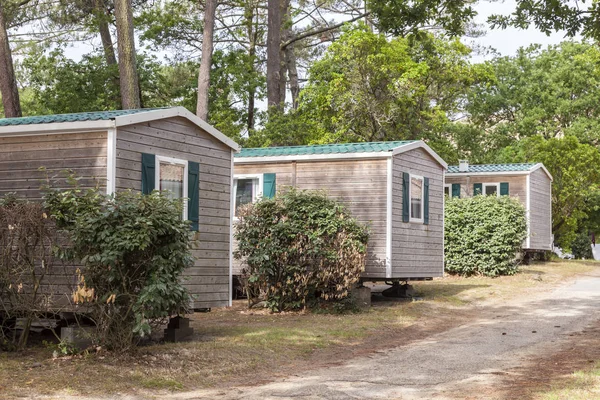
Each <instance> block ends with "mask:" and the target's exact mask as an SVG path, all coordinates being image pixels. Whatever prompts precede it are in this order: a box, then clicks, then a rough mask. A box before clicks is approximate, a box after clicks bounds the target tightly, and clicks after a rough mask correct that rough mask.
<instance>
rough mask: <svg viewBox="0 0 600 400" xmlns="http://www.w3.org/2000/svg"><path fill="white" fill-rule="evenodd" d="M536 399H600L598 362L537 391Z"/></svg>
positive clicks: (599, 366) (599, 365) (599, 367)
mask: <svg viewBox="0 0 600 400" xmlns="http://www.w3.org/2000/svg"><path fill="white" fill-rule="evenodd" d="M534 398H535V399H538V400H563V399H569V400H590V399H600V363H597V364H596V365H595V366H594V367H593V368H591V369H589V370H585V371H577V372H575V373H573V374H572V375H571V376H569V377H568V378H567V380H565V381H562V382H560V383H559V384H556V385H555V387H553V388H552V389H550V390H548V391H544V392H540V393H537V394H536V395H535V396H534Z"/></svg>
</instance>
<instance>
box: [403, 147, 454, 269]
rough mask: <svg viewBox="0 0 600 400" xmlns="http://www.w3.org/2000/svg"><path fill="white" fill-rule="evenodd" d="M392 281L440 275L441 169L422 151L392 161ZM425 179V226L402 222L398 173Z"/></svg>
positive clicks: (441, 266) (441, 234) (441, 264)
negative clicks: (426, 179) (426, 219)
mask: <svg viewBox="0 0 600 400" xmlns="http://www.w3.org/2000/svg"><path fill="white" fill-rule="evenodd" d="M392 168H393V174H392V176H393V181H392V182H393V192H392V193H393V194H392V199H393V200H392V215H393V218H392V278H430V277H437V276H443V274H444V191H443V188H444V186H443V185H444V178H443V167H442V166H441V165H440V164H439V163H438V162H437V161H436V160H435V159H434V158H433V157H431V156H430V155H429V154H428V153H427V152H426V151H425V150H423V149H414V150H410V151H407V152H406V153H401V154H398V155H396V156H394V158H393V166H392ZM403 172H408V173H411V174H415V175H420V176H423V177H428V178H429V225H424V224H423V223H415V222H403V221H402V173H403Z"/></svg>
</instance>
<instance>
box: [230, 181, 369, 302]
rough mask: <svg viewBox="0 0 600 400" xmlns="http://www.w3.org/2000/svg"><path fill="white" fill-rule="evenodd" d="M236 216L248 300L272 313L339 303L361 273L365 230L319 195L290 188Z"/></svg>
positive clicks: (339, 206) (334, 204)
mask: <svg viewBox="0 0 600 400" xmlns="http://www.w3.org/2000/svg"><path fill="white" fill-rule="evenodd" d="M238 212H239V213H240V215H241V217H240V221H239V222H238V223H237V224H236V227H235V238H236V240H237V243H238V250H237V251H236V253H235V257H236V258H237V259H240V260H243V262H244V263H245V268H244V275H245V278H246V281H247V289H248V290H247V291H248V296H249V298H251V299H252V300H254V301H258V300H259V299H264V300H265V301H266V304H267V306H268V307H269V308H270V309H271V310H272V311H276V312H277V311H283V310H289V309H299V308H303V307H307V306H309V305H310V300H311V299H314V298H315V297H316V296H318V297H319V298H320V299H322V300H325V301H331V300H335V301H339V300H342V299H344V298H346V297H347V296H348V293H349V290H350V289H351V288H352V286H353V285H354V284H355V283H356V282H357V281H358V279H359V277H360V274H361V272H362V271H363V270H364V263H365V257H366V252H367V241H368V237H369V235H368V230H367V228H366V227H364V226H362V225H361V224H359V223H358V222H357V221H356V220H355V219H354V218H352V217H351V215H350V214H349V212H348V210H347V209H346V208H345V207H344V206H343V205H341V204H340V203H337V202H335V201H333V200H330V199H328V198H327V196H325V195H324V194H322V193H319V192H308V191H296V190H293V189H292V190H290V191H288V192H286V193H280V194H278V195H277V196H276V197H275V198H272V199H261V200H260V201H258V202H257V203H255V204H251V205H248V206H245V207H244V208H241V209H240V210H239V211H238Z"/></svg>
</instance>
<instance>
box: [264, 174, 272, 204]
mask: <svg viewBox="0 0 600 400" xmlns="http://www.w3.org/2000/svg"><path fill="white" fill-rule="evenodd" d="M263 197H265V198H267V199H272V198H273V197H275V174H264V175H263Z"/></svg>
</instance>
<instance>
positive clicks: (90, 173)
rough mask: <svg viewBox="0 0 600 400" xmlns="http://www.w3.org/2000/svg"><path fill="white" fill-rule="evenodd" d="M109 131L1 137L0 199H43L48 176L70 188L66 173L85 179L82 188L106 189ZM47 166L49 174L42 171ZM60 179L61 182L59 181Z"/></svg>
mask: <svg viewBox="0 0 600 400" xmlns="http://www.w3.org/2000/svg"><path fill="white" fill-rule="evenodd" d="M106 146H107V133H106V132H92V133H69V134H59V135H39V136H22V137H2V138H0V196H3V195H5V194H6V193H8V192H16V193H17V194H18V195H19V196H23V197H27V198H29V199H41V197H42V193H41V192H40V186H41V185H42V183H43V182H44V180H45V178H46V176H47V174H48V176H50V177H53V176H56V177H57V180H58V183H57V185H58V186H57V187H58V188H67V187H69V186H68V185H66V182H65V180H64V173H62V171H64V170H67V169H69V170H72V171H73V173H75V174H76V176H77V177H80V178H82V179H81V180H80V181H79V184H80V185H81V186H82V187H94V186H96V185H99V186H100V187H106ZM41 167H45V168H46V169H47V174H46V173H45V172H43V171H40V170H39V168H41ZM59 178H60V179H59Z"/></svg>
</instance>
